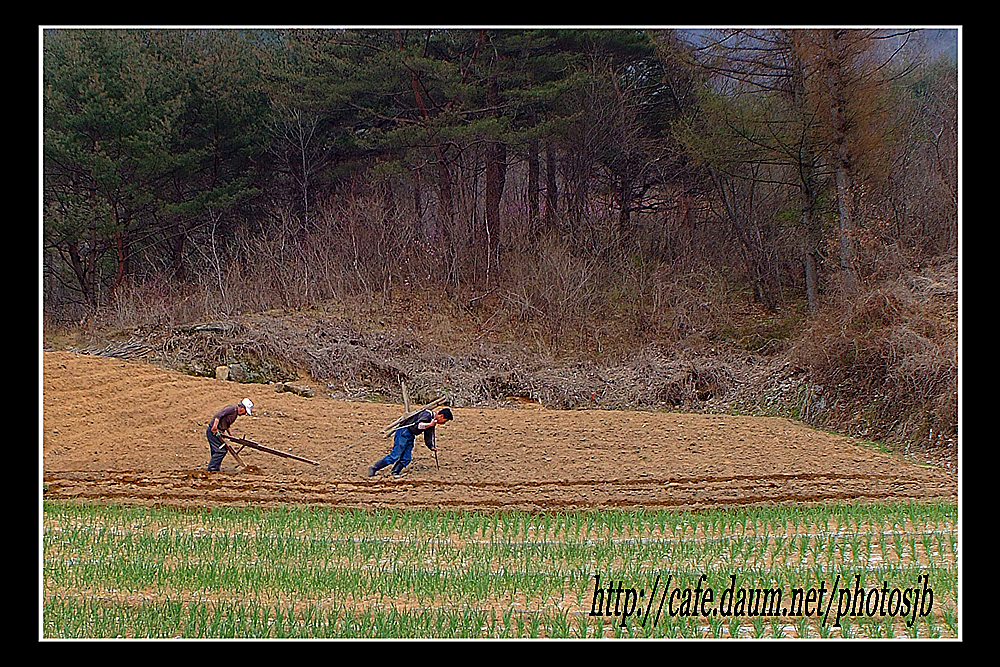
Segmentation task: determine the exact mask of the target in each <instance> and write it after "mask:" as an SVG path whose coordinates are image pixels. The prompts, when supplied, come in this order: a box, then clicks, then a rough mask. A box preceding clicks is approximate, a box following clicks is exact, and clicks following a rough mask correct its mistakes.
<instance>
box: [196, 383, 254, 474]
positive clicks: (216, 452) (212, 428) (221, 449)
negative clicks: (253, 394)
mask: <svg viewBox="0 0 1000 667" xmlns="http://www.w3.org/2000/svg"><path fill="white" fill-rule="evenodd" d="M251 410H253V402H252V401H251V400H250V399H249V398H244V399H243V400H242V401H240V402H239V403H238V404H236V405H227V406H226V407H224V408H222V409H221V410H219V411H218V412H216V413H215V416H214V417H212V421H211V422H210V423H209V425H208V430H207V431H206V432H205V435H206V436H207V437H208V447H209V450H210V451H211V453H212V457H211V458H210V459H209V461H208V471H209V472H218V471H219V468H220V467H222V459H224V458H226V453H227V452H228V451H229V449H228V448H227V447H226V445H225V443H223V442H222V438H220V437H219V434H220V433H225V434H226V435H228V436H229V437H233V434H232V433H231V432H230V431H229V429H230V427H231V426H232V425H233V422H234V421H236V418H237V417H240V416H242V415H249V414H251V413H250V411H251ZM251 416H252V415H251Z"/></svg>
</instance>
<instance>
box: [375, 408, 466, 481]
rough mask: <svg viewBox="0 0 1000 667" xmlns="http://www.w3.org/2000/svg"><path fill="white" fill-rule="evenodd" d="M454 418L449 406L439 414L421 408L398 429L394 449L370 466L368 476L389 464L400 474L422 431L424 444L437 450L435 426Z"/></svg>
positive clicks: (393, 472) (410, 456) (408, 461)
mask: <svg viewBox="0 0 1000 667" xmlns="http://www.w3.org/2000/svg"><path fill="white" fill-rule="evenodd" d="M452 419H454V415H452V413H451V410H450V409H449V408H441V409H440V410H438V412H437V414H435V413H434V411H433V410H421V411H420V412H418V413H417V414H415V415H413V416H412V417H410V418H409V419H407V420H406V421H405V422H403V424H402V425H400V426H399V428H397V429H396V438H395V440H394V441H393V444H392V451H391V452H389V453H388V454H386V455H385V456H383V457H382V458H381V459H379V460H378V461H376V462H375V463H373V464H372V465H371V466H369V467H368V476H369V477H374V476H375V473H377V472H378V471H379V470H381V469H382V468H384V467H386V466H389V465H391V466H392V474H393V475H398V474H399V473H400V471H401V470H402V469H403V468H405V467H406V466H408V465H409V464H410V459H411V458H412V452H413V441H414V439H415V438H416V437H417V436H418V435H419V434H421V433H423V434H424V444H425V445H427V449H429V450H431V451H432V452H436V451H437V446H436V445H435V444H434V427H435V426H437V425H438V424H444V423H445V422H450V421H451V420H452Z"/></svg>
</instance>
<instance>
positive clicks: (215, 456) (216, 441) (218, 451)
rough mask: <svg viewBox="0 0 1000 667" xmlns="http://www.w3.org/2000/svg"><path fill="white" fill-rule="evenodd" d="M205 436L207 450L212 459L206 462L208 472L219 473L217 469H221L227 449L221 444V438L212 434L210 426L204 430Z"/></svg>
mask: <svg viewBox="0 0 1000 667" xmlns="http://www.w3.org/2000/svg"><path fill="white" fill-rule="evenodd" d="M205 435H206V436H207V437H208V448H209V450H210V451H211V453H212V457H211V458H210V459H209V460H208V471H209V472H219V468H221V467H222V459H224V458H226V452H228V451H229V449H227V448H226V444H225V443H224V442H222V438H220V437H219V436H217V435H215V434H214V433H212V427H211V426H209V427H208V428H207V429H205Z"/></svg>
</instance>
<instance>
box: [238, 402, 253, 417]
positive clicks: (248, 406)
mask: <svg viewBox="0 0 1000 667" xmlns="http://www.w3.org/2000/svg"><path fill="white" fill-rule="evenodd" d="M240 405H242V406H243V407H244V408H246V409H247V414H248V415H249V414H250V411H251V410H253V401H251V400H250V399H249V398H244V399H243V400H242V401H240Z"/></svg>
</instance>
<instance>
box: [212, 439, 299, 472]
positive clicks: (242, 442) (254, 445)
mask: <svg viewBox="0 0 1000 667" xmlns="http://www.w3.org/2000/svg"><path fill="white" fill-rule="evenodd" d="M220 435H221V437H223V438H225V439H226V440H228V441H229V442H230V443H235V444H237V445H239V448H236V447H234V446H233V445H232V444H229V443H226V447H227V448H228V449H229V453H230V454H232V455H233V458H234V459H236V462H237V463H238V464H240V465H241V466H243V467H244V468H246V467H247V464H246V463H244V462H243V459H242V458H241V457H240V452H241V451H243V448H244V447H250V448H251V449H257V450H259V451H262V452H267V453H268V454H274V455H275V456H281V457H283V458H286V459H295V460H296V461H302V462H304V463H311V464H312V465H314V466H318V465H319V463H317V462H316V461H313V460H311V459H307V458H305V457H304V456H296V455H295V454H289V453H288V452H283V451H281V450H280V449H274V448H272V447H266V446H264V445H262V444H260V443H259V442H254V441H253V440H247V439H246V438H234V437H232V436H229V435H226V434H225V433H222V434H220Z"/></svg>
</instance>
